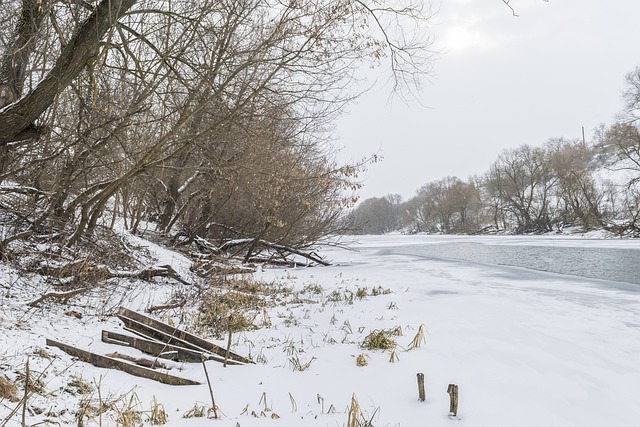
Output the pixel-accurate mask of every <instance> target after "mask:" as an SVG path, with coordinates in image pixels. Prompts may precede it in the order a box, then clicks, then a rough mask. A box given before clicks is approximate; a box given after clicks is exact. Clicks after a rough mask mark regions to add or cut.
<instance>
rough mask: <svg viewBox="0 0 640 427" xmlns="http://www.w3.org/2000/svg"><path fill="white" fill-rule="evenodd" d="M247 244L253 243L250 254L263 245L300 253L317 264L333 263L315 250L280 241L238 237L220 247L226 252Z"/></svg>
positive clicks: (327, 264) (268, 247)
mask: <svg viewBox="0 0 640 427" xmlns="http://www.w3.org/2000/svg"><path fill="white" fill-rule="evenodd" d="M247 245H251V247H250V250H249V252H248V254H249V255H250V257H251V255H252V253H253V249H255V248H257V247H263V248H266V249H273V250H275V251H277V252H279V253H280V254H282V253H289V254H294V255H299V256H301V257H303V258H306V259H308V260H309V261H313V262H315V263H316V264H320V265H324V266H329V265H331V263H330V262H327V261H325V260H324V259H322V258H320V256H318V254H316V253H314V252H304V251H302V250H300V249H296V248H293V247H291V246H286V245H282V244H280V243H274V242H269V241H267V240H263V239H257V240H256V239H237V240H230V241H228V242H226V243H224V244H222V245H221V246H220V247H219V248H218V249H219V250H220V252H224V251H228V250H229V249H231V248H233V247H237V246H247Z"/></svg>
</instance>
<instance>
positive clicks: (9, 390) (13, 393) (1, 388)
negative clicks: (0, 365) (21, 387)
mask: <svg viewBox="0 0 640 427" xmlns="http://www.w3.org/2000/svg"><path fill="white" fill-rule="evenodd" d="M17 393H18V388H17V387H16V385H15V384H14V383H12V382H11V381H10V380H9V379H8V378H7V377H5V376H4V375H2V374H0V400H2V399H9V401H10V402H17V401H18V400H20V399H19V398H18V394H17Z"/></svg>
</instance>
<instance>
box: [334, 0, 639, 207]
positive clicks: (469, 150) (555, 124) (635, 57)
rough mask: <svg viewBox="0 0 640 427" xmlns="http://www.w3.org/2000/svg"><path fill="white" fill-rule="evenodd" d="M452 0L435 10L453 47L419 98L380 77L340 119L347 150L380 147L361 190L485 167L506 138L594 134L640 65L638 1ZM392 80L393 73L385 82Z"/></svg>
mask: <svg viewBox="0 0 640 427" xmlns="http://www.w3.org/2000/svg"><path fill="white" fill-rule="evenodd" d="M511 3H512V5H513V6H514V8H515V9H516V12H517V13H518V15H519V16H518V17H513V16H512V15H511V12H510V11H509V9H508V8H507V7H506V6H505V5H504V4H503V3H502V2H501V0H442V2H441V3H434V7H435V8H438V7H439V12H438V14H437V16H436V17H435V19H434V21H433V28H432V30H431V31H432V35H433V36H434V37H435V38H436V45H435V47H436V49H439V50H441V51H443V54H442V55H440V58H439V59H438V60H437V61H436V63H435V66H434V72H433V76H432V78H431V81H429V82H425V84H424V88H423V90H422V94H421V102H422V103H423V104H424V105H426V106H427V108H425V107H422V106H420V105H419V104H418V103H411V104H410V105H407V104H406V103H403V102H401V101H398V100H394V101H393V102H391V103H390V102H389V88H385V87H383V85H378V86H377V87H376V88H375V89H374V90H372V91H371V92H369V93H367V94H365V95H363V96H362V97H361V98H360V99H359V100H358V102H357V103H356V104H355V105H352V106H351V108H350V113H349V114H347V115H345V116H344V117H343V118H342V119H341V120H340V121H339V123H338V126H337V129H336V133H337V136H338V137H339V138H340V139H339V141H338V145H339V146H340V147H343V149H342V152H341V155H340V158H341V159H342V160H348V159H357V158H360V157H362V156H363V155H367V154H371V153H373V152H376V151H378V150H380V152H381V154H382V156H383V157H384V160H383V161H382V162H381V163H378V164H375V165H372V166H370V168H369V170H368V172H366V173H365V174H364V175H363V177H362V178H363V180H364V184H365V187H364V188H363V190H361V192H360V195H361V196H362V198H368V197H374V196H375V197H377V196H383V195H385V194H388V193H397V194H400V195H401V196H403V198H404V199H407V198H410V197H412V196H413V195H415V192H416V191H417V190H418V188H420V186H422V185H423V184H425V183H427V182H429V181H434V180H438V179H441V178H444V177H446V176H457V177H459V178H461V179H466V178H467V177H469V176H471V175H474V174H482V173H484V172H485V171H487V170H488V169H489V166H490V164H491V163H492V162H493V161H494V160H495V159H496V158H497V156H498V155H499V154H500V153H501V152H502V151H503V150H505V149H508V148H510V147H517V146H520V145H522V144H530V145H542V144H544V143H545V142H546V141H547V140H548V139H549V138H553V137H566V138H579V137H581V135H582V133H581V132H582V131H581V129H582V127H583V126H584V128H585V130H586V135H587V139H588V140H589V139H590V137H591V136H592V134H593V130H594V129H595V128H596V127H597V126H598V125H599V124H600V123H605V124H611V123H612V121H613V120H614V119H615V115H616V113H618V112H619V111H620V109H621V108H622V100H621V94H622V91H623V90H624V87H625V84H624V77H625V75H626V74H627V73H629V72H630V71H632V70H633V69H634V68H635V67H636V66H640V25H639V24H638V17H640V1H638V0H616V1H603V0H550V1H549V2H544V1H543V0H512V2H511ZM383 82H384V81H383Z"/></svg>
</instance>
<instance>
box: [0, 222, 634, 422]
mask: <svg viewBox="0 0 640 427" xmlns="http://www.w3.org/2000/svg"><path fill="white" fill-rule="evenodd" d="M130 239H131V240H130V241H129V242H130V243H131V245H132V246H145V247H146V248H147V249H148V251H149V253H150V254H151V255H152V256H153V257H154V258H155V259H156V260H157V264H158V265H162V264H171V265H173V266H174V268H175V269H176V270H177V271H179V272H180V273H181V274H185V275H186V274H188V263H189V261H188V259H186V258H184V257H183V256H182V255H179V254H176V253H173V252H170V251H167V250H166V249H163V248H162V247H160V246H157V245H153V244H152V243H150V242H145V241H142V240H136V239H139V238H132V237H130ZM469 239H472V241H474V242H475V241H477V242H487V241H490V242H492V244H506V245H521V244H536V245H569V246H571V245H575V246H583V247H593V248H597V247H626V248H640V242H638V241H633V240H619V239H609V240H607V239H585V238H578V237H569V238H568V237H566V236H563V237H561V238H560V237H547V236H545V237H507V236H491V237H465V238H462V237H430V236H400V235H393V236H378V237H363V238H362V239H361V242H360V244H359V245H357V246H356V248H357V250H356V251H353V250H351V251H350V250H345V249H340V248H335V247H331V248H325V249H324V250H323V251H322V254H323V255H325V256H327V258H328V259H332V260H333V261H334V265H333V266H330V267H314V268H297V269H263V270H260V271H259V272H258V273H256V276H257V277H258V278H260V279H262V280H264V281H267V282H274V283H279V284H281V285H283V286H287V287H291V288H292V289H294V290H297V291H299V296H300V298H299V299H298V300H297V301H295V302H293V303H289V304H286V305H280V306H275V307H272V308H270V309H269V311H268V316H269V320H270V321H271V323H272V326H270V327H264V328H261V329H259V330H254V331H247V332H243V333H241V334H237V335H236V336H234V340H233V347H232V348H233V350H234V351H235V352H236V353H239V354H242V355H247V354H249V355H251V356H252V357H253V358H254V359H259V360H260V361H261V362H265V360H266V363H256V364H255V365H247V366H229V367H227V368H223V367H222V366H221V365H219V364H217V363H215V362H208V363H207V368H208V371H209V376H210V378H211V381H212V387H213V391H214V394H215V398H216V403H217V406H218V407H219V408H220V410H221V411H222V412H223V414H224V415H223V417H222V419H221V420H218V421H211V420H208V419H206V418H191V419H184V418H182V415H183V414H184V413H185V412H186V411H188V410H189V409H191V408H193V406H194V404H196V403H197V404H198V405H210V397H209V391H208V388H207V386H206V384H203V385H201V386H183V387H175V386H174V387H172V386H166V385H162V384H159V383H156V382H153V381H150V380H146V379H141V378H137V377H132V376H129V375H127V374H124V373H122V372H118V371H113V370H105V369H100V368H95V367H93V366H91V365H88V364H84V363H82V362H78V361H74V360H73V359H72V358H71V357H69V356H68V355H66V354H65V353H63V352H61V351H59V350H58V349H56V348H52V347H51V348H46V347H45V345H44V339H45V338H46V337H50V338H54V339H58V340H60V341H64V342H68V343H72V344H73V345H76V346H78V347H81V348H85V349H89V350H91V351H94V352H97V353H102V354H104V353H107V352H113V351H119V352H122V353H124V352H126V350H127V349H124V350H123V348H113V346H111V345H107V344H104V343H102V342H100V331H101V330H102V329H111V330H116V331H120V330H122V327H121V325H120V323H119V322H118V321H117V319H114V318H113V317H112V316H109V314H110V313H111V312H112V310H113V308H114V307H115V306H117V305H118V304H120V303H122V304H124V305H126V306H127V307H129V308H131V309H134V310H144V308H146V307H148V306H149V305H152V304H157V303H162V302H163V301H165V300H166V298H167V297H168V296H169V295H170V294H171V293H172V292H174V291H175V290H176V289H175V288H176V285H175V284H172V283H169V282H163V281H160V279H158V282H156V283H153V284H149V283H146V284H145V285H144V286H146V288H145V289H143V288H142V286H143V284H142V283H141V282H135V283H134V282H128V281H122V283H121V285H120V287H119V288H118V289H117V290H111V292H112V298H110V299H108V300H107V301H105V300H104V298H103V297H104V295H103V294H102V293H100V292H98V291H95V292H94V293H93V295H92V296H89V297H88V298H86V299H81V300H78V299H76V300H72V301H71V303H69V304H61V305H53V304H51V305H49V306H46V307H45V308H41V309H33V308H32V309H27V307H24V304H22V303H23V302H24V301H28V300H30V299H33V298H34V292H35V290H36V289H39V288H38V286H43V285H42V284H38V278H37V277H35V276H34V277H33V278H30V277H19V276H17V273H16V272H15V271H11V269H10V268H8V267H6V266H2V269H1V270H0V271H1V273H0V274H1V277H2V282H1V283H2V289H1V290H2V293H3V296H2V298H0V303H1V307H2V308H1V309H0V329H1V330H2V334H0V366H1V368H2V371H3V373H4V374H5V375H7V376H8V377H9V378H10V379H12V380H13V379H16V378H17V374H16V372H19V371H23V370H24V361H25V355H26V354H27V353H29V354H31V356H30V363H31V364H32V369H33V370H34V371H35V372H42V371H44V372H45V374H46V376H45V388H46V390H47V392H48V393H47V394H46V395H45V396H34V397H33V398H32V400H31V401H30V404H32V405H33V406H36V407H41V408H44V409H45V410H46V411H49V410H50V409H51V408H53V409H52V411H61V410H63V409H66V410H67V411H68V412H66V413H64V414H62V415H59V416H57V417H55V418H53V417H50V419H54V420H55V421H56V422H58V423H61V424H72V425H76V421H75V419H74V415H73V413H74V412H77V410H78V408H79V401H80V400H81V397H79V396H73V395H71V394H70V393H66V392H62V391H60V390H61V388H64V387H68V384H69V382H70V379H71V378H72V376H73V377H74V378H75V377H81V378H83V379H84V380H86V381H87V382H89V383H96V384H97V383H99V384H100V389H101V394H102V396H103V398H104V396H111V397H113V398H114V399H115V398H116V396H119V395H121V394H123V393H129V394H128V396H135V399H137V400H136V402H138V401H139V402H140V403H139V405H138V409H139V410H143V411H147V412H148V411H149V408H150V404H151V401H152V399H153V398H154V396H155V398H157V401H158V402H159V403H160V404H162V405H163V406H164V408H165V410H166V412H167V414H168V423H167V424H166V425H168V426H182V425H192V426H199V425H212V424H213V425H220V426H231V427H234V426H238V425H239V426H241V427H252V426H271V425H273V426H282V427H289V426H301V425H304V426H345V425H346V424H347V417H348V415H347V412H348V409H347V408H348V407H349V405H350V403H351V397H352V395H353V394H355V396H356V398H357V400H358V402H359V405H360V407H361V409H362V410H363V412H364V413H365V416H366V418H367V419H370V418H371V419H372V425H374V426H403V427H404V426H407V427H411V426H418V425H425V426H451V425H452V424H453V425H456V424H457V425H468V426H492V427H499V426H519V427H528V426H531V427H534V426H535V427H539V426H580V427H589V426H598V427H600V426H605V425H606V426H621V427H624V426H635V425H637V423H638V420H639V419H640V399H638V396H639V395H640V363H639V362H640V304H639V303H640V287H638V288H637V290H636V288H634V287H633V286H629V287H627V288H621V287H617V286H612V287H610V288H608V287H606V286H602V283H603V282H602V281H596V280H590V279H577V278H575V277H565V276H561V275H556V274H551V273H543V272H535V271H531V270H523V269H514V268H509V267H498V266H489V265H480V264H472V263H467V262H460V261H446V260H436V259H426V258H417V257H411V256H403V255H395V254H390V253H389V250H388V249H389V248H393V247H394V246H404V245H407V244H425V243H433V244H436V243H437V242H441V241H446V242H452V241H457V240H461V241H462V240H463V241H470V240H469ZM486 239H490V240H486ZM32 279H33V280H32ZM317 285H319V286H320V287H321V289H320V288H318V286H317ZM365 287H366V288H367V291H368V293H369V294H371V290H372V289H374V288H377V289H379V291H380V292H378V293H379V295H377V296H372V295H369V296H366V297H364V298H362V299H360V298H358V297H357V296H355V294H356V293H357V291H358V289H362V288H365ZM380 288H381V289H380ZM319 290H320V292H319V293H316V292H317V291H319ZM385 290H388V291H390V292H382V291H385ZM338 296H340V297H341V299H340V300H338V298H337V297H338ZM100 298H102V299H100ZM89 307H100V309H93V310H89ZM72 309H73V310H78V311H80V312H86V313H88V314H87V315H85V316H83V318H82V319H76V318H73V317H71V316H65V315H64V314H63V313H64V312H65V311H68V310H72ZM161 320H167V319H166V316H165V318H162V319H161ZM262 320H265V319H262V315H261V316H258V318H257V320H256V322H257V323H259V322H260V321H262ZM172 321H173V322H175V323H176V325H181V324H182V326H185V325H187V326H188V324H189V321H190V320H189V319H186V320H185V319H181V318H180V317H179V316H174V317H173V318H172ZM421 325H424V328H425V331H426V343H424V344H423V345H422V346H420V347H419V348H415V349H412V350H409V351H403V350H402V348H400V347H399V348H398V349H397V350H396V356H397V357H398V360H396V361H395V363H390V362H389V359H390V353H389V352H383V351H380V350H373V351H370V350H364V349H362V348H361V347H360V343H362V341H363V340H364V338H365V337H366V336H367V335H368V334H369V333H370V332H371V331H372V330H379V329H391V328H395V327H397V326H400V327H401V328H402V331H403V335H402V336H399V337H396V338H395V339H396V340H397V342H398V344H399V346H401V347H403V348H405V349H406V348H407V347H408V346H409V343H410V342H411V341H412V339H413V338H414V336H415V335H416V333H417V331H418V328H419V327H420V326H421ZM209 338H211V337H209ZM217 343H218V344H219V345H224V344H225V343H224V340H223V341H218V342H217ZM38 348H40V349H45V350H46V352H47V353H48V354H50V355H52V356H55V357H54V358H53V359H52V361H49V360H46V359H44V358H41V357H38V356H37V355H36V354H34V353H35V351H36V349H38ZM362 353H364V354H366V360H367V361H368V365H367V366H363V367H358V366H356V357H357V356H358V355H360V354H362ZM131 354H135V352H134V351H131ZM296 360H297V361H298V362H299V363H300V364H301V365H304V364H305V363H307V362H310V365H309V367H308V369H306V370H304V371H297V370H294V369H292V363H294V362H295V361H296ZM49 363H51V367H48V368H47V365H48V364H49ZM173 365H174V369H172V370H171V371H170V373H172V374H174V375H180V376H184V377H187V378H192V379H196V380H198V381H202V382H203V383H205V378H204V372H203V370H202V366H201V365H199V364H195V365H194V364H173ZM418 372H422V373H424V375H425V385H426V394H427V400H426V402H420V401H419V400H418V389H417V381H416V374H417V373H418ZM452 383H453V384H457V385H458V386H459V390H460V398H459V411H458V418H457V419H451V418H449V416H448V410H449V396H448V394H447V393H446V390H447V386H448V384H452ZM265 397H266V399H265ZM85 398H86V396H85ZM92 398H93V399H94V400H95V399H97V396H96V394H95V392H94V393H93V394H92ZM265 400H266V403H265ZM294 402H295V404H294ZM15 405H16V404H15V403H9V402H8V401H6V400H5V401H2V402H0V420H2V419H3V418H4V417H6V416H7V415H8V413H9V412H10V411H11V409H13V408H14V407H15ZM117 405H124V401H119V403H118V404H117ZM117 405H116V406H117ZM265 405H266V407H267V408H268V409H269V410H265ZM330 408H331V411H330ZM252 412H254V413H255V415H257V417H254V416H252ZM329 412H330V413H329ZM273 413H276V414H277V415H278V416H279V418H278V419H272V415H271V414H273ZM263 414H264V416H263ZM103 417H104V418H103V420H102V423H103V425H116V421H115V418H114V417H115V416H114V415H113V414H111V415H109V414H104V416H103ZM44 418H45V415H44V414H40V415H36V414H32V415H29V416H28V417H27V419H28V420H29V423H30V424H35V423H36V422H40V421H42V420H43V419H44ZM144 418H145V417H144V416H143V419H144ZM19 419H20V413H18V415H16V416H14V417H13V418H12V420H11V421H10V422H9V423H8V425H19V424H20V423H19ZM85 422H86V425H99V420H98V418H97V417H94V418H92V419H90V420H85ZM1 424H2V421H0V425H1Z"/></svg>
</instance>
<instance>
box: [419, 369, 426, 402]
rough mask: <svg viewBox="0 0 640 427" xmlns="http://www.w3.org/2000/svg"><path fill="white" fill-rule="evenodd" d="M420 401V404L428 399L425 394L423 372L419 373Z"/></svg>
mask: <svg viewBox="0 0 640 427" xmlns="http://www.w3.org/2000/svg"><path fill="white" fill-rule="evenodd" d="M418 399H420V402H424V401H425V400H426V399H427V398H426V396H425V392H424V374H423V373H422V372H419V373H418Z"/></svg>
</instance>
